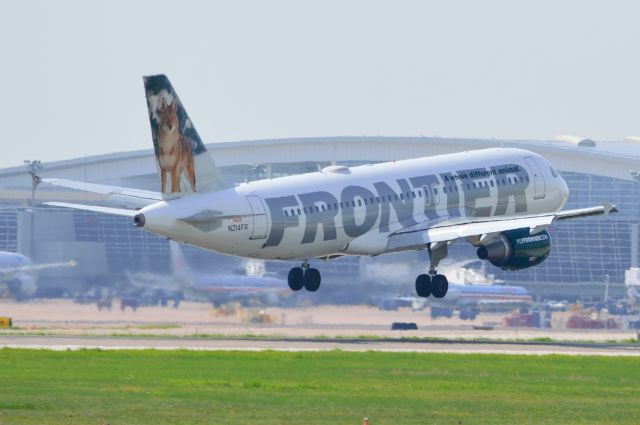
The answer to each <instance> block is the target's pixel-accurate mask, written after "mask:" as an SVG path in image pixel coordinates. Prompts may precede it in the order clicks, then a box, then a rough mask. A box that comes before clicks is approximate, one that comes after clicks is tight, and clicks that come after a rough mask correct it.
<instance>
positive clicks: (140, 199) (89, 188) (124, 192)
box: [41, 179, 162, 207]
mask: <svg viewBox="0 0 640 425" xmlns="http://www.w3.org/2000/svg"><path fill="white" fill-rule="evenodd" d="M41 181H42V183H46V184H49V185H51V186H57V187H64V188H67V189H75V190H81V191H84V192H91V193H99V194H102V195H105V196H106V197H108V198H111V199H114V198H115V199H114V200H122V201H125V202H126V203H128V204H132V205H135V206H136V207H146V206H147V205H151V204H153V203H155V202H158V201H161V200H162V196H161V195H160V192H153V191H150V190H143V189H131V188H126V187H118V186H108V185H104V184H96V183H86V182H81V181H77V180H67V179H42V180H41Z"/></svg>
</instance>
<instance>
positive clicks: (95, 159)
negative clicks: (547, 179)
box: [0, 137, 640, 298]
mask: <svg viewBox="0 0 640 425" xmlns="http://www.w3.org/2000/svg"><path fill="white" fill-rule="evenodd" d="M499 146H503V147H518V148H523V149H528V150H531V151H534V152H537V153H539V154H541V155H543V156H545V157H546V158H547V159H548V160H549V161H550V162H551V163H552V164H553V165H554V166H555V167H556V168H557V169H558V170H559V172H560V173H561V175H562V177H563V178H564V179H565V180H566V181H567V184H568V186H569V189H570V197H569V202H568V203H567V205H566V207H565V208H581V207H587V206H594V205H598V204H601V203H603V202H610V203H612V204H615V205H616V206H617V207H618V209H619V210H620V212H619V213H618V214H612V215H611V216H609V217H597V218H584V219H578V220H569V221H563V222H562V223H560V224H557V225H553V226H552V227H551V228H550V229H549V233H550V234H551V237H552V251H551V255H550V256H549V258H548V259H547V260H546V261H545V262H543V263H542V264H540V265H538V266H536V267H532V268H530V269H526V270H520V271H518V272H507V271H503V270H500V269H498V268H496V267H493V266H491V265H490V264H488V263H486V264H484V265H482V267H483V268H484V271H485V272H486V273H489V274H492V275H494V276H495V279H498V280H502V281H504V282H505V283H508V284H513V285H523V286H526V287H527V288H528V289H529V290H530V291H531V292H532V293H534V294H535V295H537V296H538V297H539V298H542V297H550V298H570V297H577V296H578V295H581V296H591V297H598V296H604V294H605V292H606V293H608V294H609V295H610V296H621V295H622V294H623V293H624V276H625V271H626V270H627V269H629V268H632V267H638V259H639V258H638V257H639V253H638V238H639V226H638V223H639V221H640V208H639V207H640V205H639V204H640V143H638V142H637V141H634V140H626V141H621V142H602V141H592V140H588V139H585V140H564V141H531V140H494V139H453V138H434V137H325V138H297V139H296V138H291V139H276V140H257V141H239V142H225V143H211V144H208V145H207V148H208V150H209V153H210V154H211V155H212V156H213V159H214V161H215V163H216V165H217V166H218V167H220V168H221V170H222V173H223V175H224V176H225V178H226V179H227V180H228V181H230V182H232V183H240V182H243V181H251V180H256V179H264V178H274V177H279V176H285V175H292V174H300V173H305V172H313V171H317V170H318V169H319V167H324V166H327V165H330V164H341V165H347V166H353V165H360V164H365V163H373V162H383V161H391V160H401V159H407V158H415V157H420V156H431V155H437V154H444V153H453V152H459V151H465V150H474V149H482V148H487V147H499ZM28 171H29V169H28V167H27V166H18V167H11V168H5V169H1V170H0V203H1V205H0V250H1V251H12V252H20V253H23V254H25V255H28V256H30V257H31V258H32V259H33V260H34V262H36V263H47V262H60V261H68V260H72V259H73V260H76V261H77V263H78V266H77V267H75V268H73V269H54V270H50V271H45V272H43V273H42V274H41V276H40V282H39V288H40V289H39V291H40V295H43V296H47V295H52V296H53V295H64V294H73V293H77V292H78V291H82V290H86V289H87V288H89V287H92V286H109V285H111V284H113V282H115V281H117V280H118V279H121V278H122V275H123V274H124V273H135V272H153V273H157V274H165V275H166V274H168V273H171V264H172V262H171V254H170V249H169V244H168V242H167V240H165V239H164V238H161V237H158V236H155V235H152V234H149V233H147V232H145V231H142V230H141V229H139V228H136V227H134V226H133V225H132V223H131V220H130V219H128V218H124V217H118V216H110V215H106V214H99V213H92V212H83V211H72V210H67V209H61V208H52V207H47V206H43V205H42V202H44V201H66V202H85V201H100V199H101V198H100V196H99V195H95V194H90V193H84V192H78V191H72V190H62V189H60V188H52V187H46V185H40V186H38V187H37V188H36V190H35V191H33V190H32V179H31V177H30V175H29V173H28ZM38 175H40V176H41V177H43V178H53V177H56V178H66V179H73V180H81V181H86V182H91V183H100V184H107V185H116V186H125V187H132V188H140V189H147V190H155V191H158V190H159V178H158V177H157V174H156V164H155V157H154V155H153V152H152V149H147V150H141V151H133V152H121V153H113V154H108V155H98V156H91V157H84V158H80V159H70V160H66V161H57V162H49V163H44V164H42V168H41V169H39V170H38ZM32 205H33V208H32ZM184 253H185V255H186V257H187V259H188V262H189V265H190V266H191V267H192V268H194V269H195V270H201V271H206V272H208V273H211V272H212V271H215V270H229V269H237V268H238V267H240V266H241V264H242V259H237V258H233V257H228V256H223V255H219V254H215V253H211V252H207V251H203V250H200V249H197V248H192V247H185V248H184ZM474 258H476V256H475V250H474V248H473V247H472V246H470V245H469V244H467V243H465V242H460V241H458V242H456V243H454V244H453V245H452V246H451V247H450V249H449V259H450V260H452V261H462V260H465V259H474ZM479 263H480V262H478V264H471V265H469V266H470V267H479ZM380 264H404V269H403V270H404V273H396V272H394V273H390V274H389V275H384V273H380V270H383V269H384V267H377V266H379V265H380ZM407 265H409V266H408V267H407ZM291 266H292V265H291V263H286V262H277V261H268V262H266V264H265V267H266V269H267V270H269V271H272V272H275V273H279V274H281V275H282V276H283V277H286V273H287V271H288V270H289V268H290V267H291ZM317 266H318V267H319V268H321V269H322V273H323V282H325V284H327V283H328V284H336V285H338V284H342V283H344V284H345V285H348V284H349V283H350V282H353V281H354V280H358V281H360V282H363V283H365V284H366V282H367V281H371V280H374V279H375V280H380V279H382V280H386V281H389V282H390V283H396V284H397V283H401V282H399V281H406V289H407V293H409V292H410V291H412V290H413V280H414V278H415V276H416V275H417V274H419V273H422V272H424V270H425V269H426V268H427V266H428V263H427V256H426V254H425V253H424V252H418V253H404V254H392V255H388V256H382V257H379V258H358V257H345V258H341V259H337V260H331V261H326V262H322V263H321V264H318V265H317ZM372 270H374V271H375V272H372ZM393 270H398V269H397V268H395V269H393Z"/></svg>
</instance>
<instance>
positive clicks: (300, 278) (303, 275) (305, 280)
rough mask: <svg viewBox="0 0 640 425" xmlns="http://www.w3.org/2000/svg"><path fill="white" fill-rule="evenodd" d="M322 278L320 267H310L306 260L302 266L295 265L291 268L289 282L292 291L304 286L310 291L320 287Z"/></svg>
mask: <svg viewBox="0 0 640 425" xmlns="http://www.w3.org/2000/svg"><path fill="white" fill-rule="evenodd" d="M320 280H321V277H320V272H319V271H318V269H314V268H312V267H309V263H308V262H307V261H306V260H305V262H304V263H302V267H294V268H292V269H291V270H289V276H288V282H289V288H291V290H292V291H299V290H301V289H302V288H304V289H306V290H307V291H309V292H316V291H317V290H318V288H320Z"/></svg>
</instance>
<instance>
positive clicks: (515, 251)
mask: <svg viewBox="0 0 640 425" xmlns="http://www.w3.org/2000/svg"><path fill="white" fill-rule="evenodd" d="M549 251H551V237H550V236H549V232H547V231H546V230H543V231H541V232H538V233H534V234H530V233H529V229H528V228H526V229H516V230H508V231H506V232H502V233H500V236H499V237H498V239H497V240H495V241H493V242H491V243H490V244H488V245H486V246H481V247H479V248H478V251H477V254H478V258H480V259H481V260H488V261H489V262H490V263H491V264H493V265H494V266H496V267H500V268H501V269H503V270H521V269H526V268H528V267H533V266H537V265H538V264H540V263H542V262H543V261H544V260H545V259H546V258H547V257H548V256H549Z"/></svg>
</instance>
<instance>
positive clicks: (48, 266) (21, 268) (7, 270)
mask: <svg viewBox="0 0 640 425" xmlns="http://www.w3.org/2000/svg"><path fill="white" fill-rule="evenodd" d="M77 265H78V263H76V262H75V261H73V260H71V261H67V262H64V263H48V264H29V265H26V266H16V267H7V268H2V269H0V275H10V274H13V273H20V272H35V271H39V270H46V269H56V268H63V267H75V266H77Z"/></svg>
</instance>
